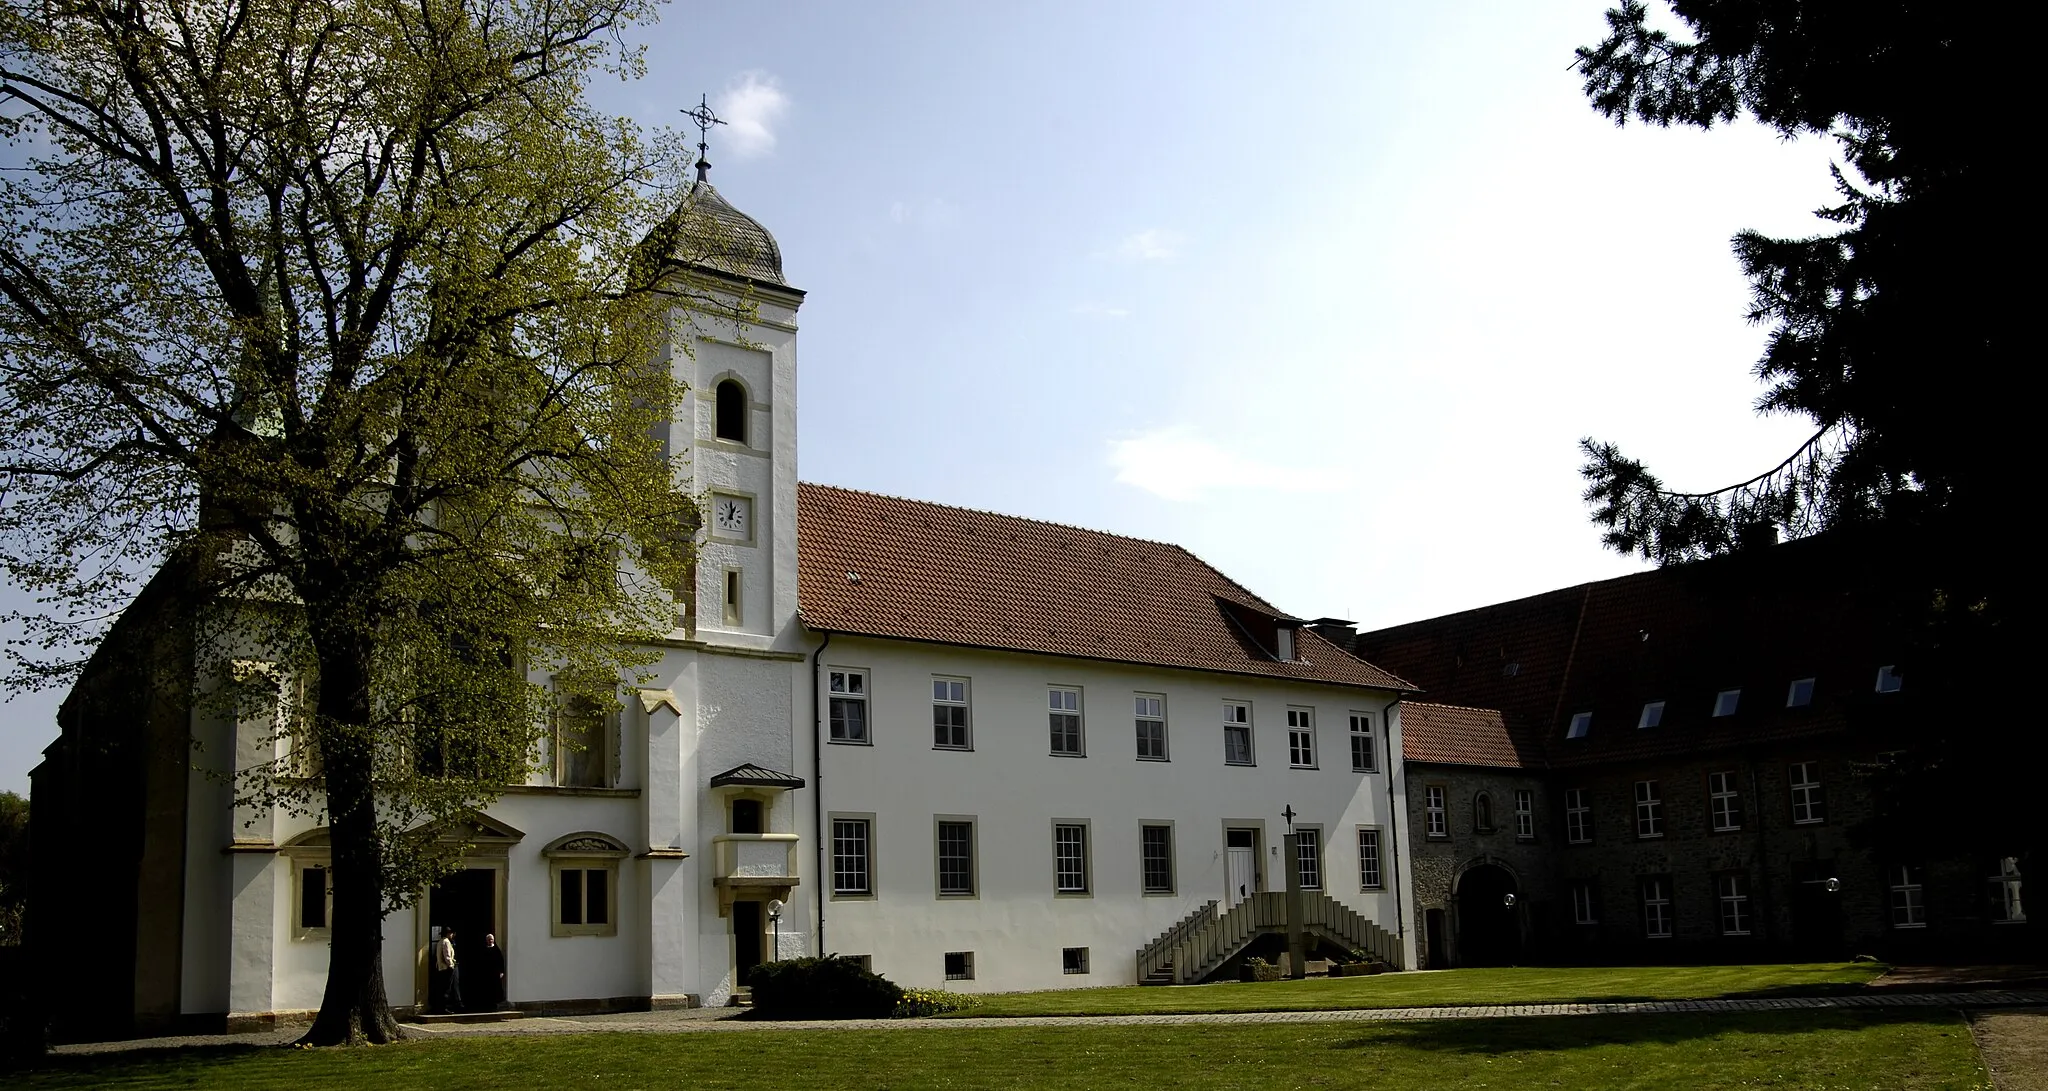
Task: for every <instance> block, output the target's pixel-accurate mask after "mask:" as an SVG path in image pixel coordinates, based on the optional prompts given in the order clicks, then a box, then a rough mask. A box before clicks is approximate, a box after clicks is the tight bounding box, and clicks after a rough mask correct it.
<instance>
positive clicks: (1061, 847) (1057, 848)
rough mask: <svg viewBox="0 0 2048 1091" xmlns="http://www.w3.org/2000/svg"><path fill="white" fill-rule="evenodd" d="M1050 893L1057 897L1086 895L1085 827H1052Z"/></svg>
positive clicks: (1078, 824) (1063, 824) (1071, 824)
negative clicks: (1051, 891)
mask: <svg viewBox="0 0 2048 1091" xmlns="http://www.w3.org/2000/svg"><path fill="white" fill-rule="evenodd" d="M1052 861H1053V865H1052V867H1053V891H1054V892H1055V893H1059V894H1086V893H1088V824H1087V823H1085V822H1054V823H1053V824H1052Z"/></svg>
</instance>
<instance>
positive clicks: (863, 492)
mask: <svg viewBox="0 0 2048 1091" xmlns="http://www.w3.org/2000/svg"><path fill="white" fill-rule="evenodd" d="M797 484H798V485H799V486H801V487H803V488H806V489H830V490H832V491H833V492H850V493H854V494H857V495H860V496H873V497H878V498H880V499H883V500H896V501H899V502H901V503H905V504H919V505H922V506H924V507H928V508H946V509H949V510H951V511H964V512H969V513H971V514H974V515H993V516H995V517H996V518H998V519H1015V520H1017V521H1018V522H1020V523H1037V524H1038V525H1039V526H1045V527H1058V528H1060V529H1061V530H1078V531H1080V532H1081V533H1083V534H1096V535H1100V536H1102V537H1104V538H1121V539H1123V540H1124V541H1127V542H1142V543H1144V544H1146V545H1156V546H1165V547H1166V548H1168V549H1178V550H1180V551H1181V552H1182V553H1186V554H1187V555H1188V556H1190V557H1194V559H1195V560H1198V561H1202V558H1200V557H1196V556H1195V554H1194V553H1193V552H1191V551H1190V550H1189V549H1188V548H1187V547H1186V546H1183V545H1178V544H1175V543H1173V542H1166V541H1161V540H1159V539H1157V538H1140V537H1138V536H1137V535H1135V534H1118V533H1117V532H1115V531H1113V530H1097V529H1095V528H1094V527H1084V526H1080V525H1079V524H1076V523H1062V522H1059V521H1057V520H1054V519H1040V518H1038V517H1036V516H1032V515H1012V514H1011V513H1009V512H1007V511H996V510H994V509H993V508H971V507H968V506H967V505H965V504H942V503H940V502H939V501H937V500H919V499H918V498H917V497H914V496H898V495H896V494H895V493H891V492H876V491H875V490H873V489H856V488H853V487H851V486H847V485H827V484H824V483H823V482H818V481H799V482H797ZM1202 564H1203V566H1204V567H1206V568H1208V569H1209V571H1211V572H1216V574H1217V575H1219V576H1223V573H1221V572H1217V571H1216V567H1215V566H1214V565H1211V564H1209V562H1207V561H1202ZM1223 578H1224V579H1226V580H1230V577H1228V576H1223ZM1230 582H1231V583H1237V581H1236V580H1230Z"/></svg>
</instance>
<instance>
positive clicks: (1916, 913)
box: [1885, 864, 1927, 928]
mask: <svg viewBox="0 0 2048 1091" xmlns="http://www.w3.org/2000/svg"><path fill="white" fill-rule="evenodd" d="M1885 874H1886V876H1887V877H1888V878H1890V879H1891V886H1892V927H1893V928H1925V927H1927V900H1926V897H1925V892H1924V891H1923V890H1922V889H1921V874H1920V869H1919V868H1918V867H1915V866H1913V865H1912V864H1897V865H1894V866H1893V867H1890V868H1887V869H1885Z"/></svg>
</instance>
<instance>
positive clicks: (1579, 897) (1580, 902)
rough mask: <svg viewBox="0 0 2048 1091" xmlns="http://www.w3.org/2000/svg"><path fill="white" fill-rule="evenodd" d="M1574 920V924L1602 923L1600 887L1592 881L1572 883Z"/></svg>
mask: <svg viewBox="0 0 2048 1091" xmlns="http://www.w3.org/2000/svg"><path fill="white" fill-rule="evenodd" d="M1572 922H1573V923H1574V924H1599V923H1600V893H1599V888H1598V887H1597V886H1595V885H1594V884H1593V883H1590V882H1583V883H1573V884H1572Z"/></svg>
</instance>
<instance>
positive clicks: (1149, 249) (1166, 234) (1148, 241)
mask: <svg viewBox="0 0 2048 1091" xmlns="http://www.w3.org/2000/svg"><path fill="white" fill-rule="evenodd" d="M1187 241H1188V240H1187V236H1185V235H1182V234H1181V233H1180V232H1178V231H1168V230H1166V229H1165V228H1163V227H1150V228H1146V229H1145V230H1143V231H1135V232H1132V233H1131V234H1129V235H1125V236H1124V237H1123V238H1122V239H1121V240H1119V241H1118V242H1117V244H1116V245H1115V246H1112V247H1110V248H1109V249H1107V250H1099V251H1097V252H1096V254H1095V256H1096V257H1098V258H1108V259H1110V260H1112V261H1168V260H1171V259H1172V258H1174V257H1177V256H1179V254H1180V248H1181V247H1182V246H1184V245H1186V244H1187Z"/></svg>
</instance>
